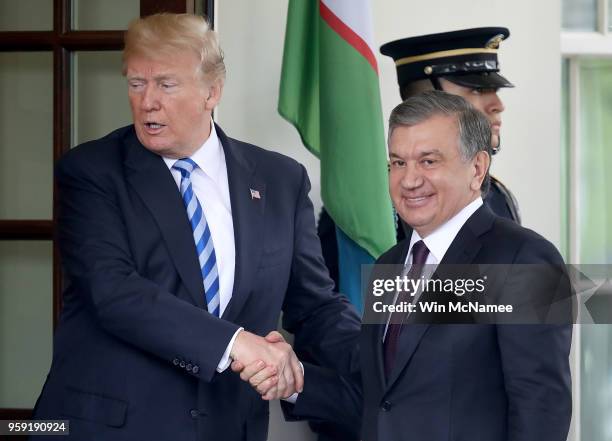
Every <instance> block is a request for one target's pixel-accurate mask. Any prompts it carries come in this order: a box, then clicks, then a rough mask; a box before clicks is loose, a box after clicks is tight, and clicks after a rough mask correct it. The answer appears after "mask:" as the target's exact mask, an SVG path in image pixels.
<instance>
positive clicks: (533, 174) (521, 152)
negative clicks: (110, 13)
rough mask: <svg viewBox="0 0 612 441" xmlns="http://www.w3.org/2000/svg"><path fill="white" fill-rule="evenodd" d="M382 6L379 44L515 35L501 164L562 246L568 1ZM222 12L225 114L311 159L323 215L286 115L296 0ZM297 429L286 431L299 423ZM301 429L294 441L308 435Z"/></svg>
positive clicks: (527, 216)
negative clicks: (499, 29)
mask: <svg viewBox="0 0 612 441" xmlns="http://www.w3.org/2000/svg"><path fill="white" fill-rule="evenodd" d="M311 1H314V0H311ZM372 4H373V13H374V29H375V39H376V44H377V45H378V46H380V45H382V44H383V43H385V42H387V41H390V40H393V39H397V38H403V37H408V36H413V35H419V34H424V33H433V32H443V31H449V30H455V29H461V28H466V27H479V26H506V27H508V28H510V30H511V37H510V39H509V40H508V41H506V42H504V43H502V46H501V51H500V61H501V66H502V71H503V73H504V75H505V76H507V77H508V78H509V79H510V80H511V81H512V82H513V83H514V84H516V86H517V87H516V88H515V89H509V90H504V91H502V92H501V98H502V99H503V100H504V102H505V104H506V111H505V113H504V115H503V116H504V121H503V127H502V140H503V150H502V152H501V153H500V154H499V155H498V156H496V157H495V159H494V165H493V170H494V174H495V175H496V176H497V177H498V178H500V179H501V180H502V181H503V182H504V183H505V184H507V185H508V186H509V187H510V188H511V189H512V191H513V192H514V194H515V195H516V197H517V199H518V201H519V203H520V207H521V211H522V215H523V223H524V224H525V225H526V226H528V227H530V228H533V229H534V230H536V231H538V232H539V233H541V234H543V235H544V236H545V237H547V238H548V239H549V240H551V241H552V242H554V243H555V244H557V245H558V244H559V240H560V198H559V188H560V187H559V180H560V171H559V168H560V167H559V164H560V147H559V145H560V135H559V131H560V129H559V124H560V43H559V41H560V38H559V35H560V2H559V1H557V0H540V1H537V2H536V1H532V0H514V1H512V2H509V1H506V0H469V1H468V0H463V1H460V0H429V1H427V2H420V1H419V2H417V1H416V0H412V1H399V0H377V1H376V0H375V1H373V2H372ZM216 11H217V29H218V30H219V33H220V38H221V45H222V47H223V49H224V51H225V55H226V63H227V70H228V77H227V83H226V88H225V91H224V97H223V101H222V103H221V106H220V108H219V111H218V113H217V120H218V121H219V122H220V124H221V125H222V126H223V127H224V129H226V131H227V132H228V133H229V134H230V136H233V137H237V138H242V139H245V140H248V141H250V142H253V143H255V144H259V145H261V146H264V147H266V148H270V149H274V150H278V151H281V152H283V153H285V154H287V155H290V156H292V157H294V158H296V159H297V160H298V161H300V162H302V163H304V164H305V165H306V167H307V168H308V171H309V174H310V177H311V180H312V183H313V190H312V192H311V197H312V199H313V200H314V202H315V208H316V210H317V212H318V208H319V207H320V205H321V202H320V195H319V192H320V186H319V182H318V181H319V165H318V160H317V159H316V158H314V157H313V156H312V155H311V154H310V153H308V152H307V151H306V149H305V148H304V147H302V145H301V143H300V139H299V137H298V135H297V132H296V131H295V129H294V128H293V127H292V126H291V125H290V124H289V123H287V122H285V121H284V120H283V119H282V118H281V117H280V116H279V115H278V113H277V112H276V104H277V100H278V86H279V76H280V67H281V61H282V50H283V38H284V29H285V19H286V13H287V1H279V0H257V1H248V0H223V1H219V2H218V4H217V7H216ZM378 63H379V68H380V82H381V94H382V103H383V114H384V116H385V118H386V117H387V116H388V115H389V113H390V111H391V109H392V108H393V107H394V106H395V105H396V104H397V103H398V102H399V94H398V89H397V82H396V75H395V68H394V65H393V62H392V60H391V59H389V58H387V57H382V56H380V55H379V56H378ZM272 425H273V427H272V435H271V438H270V439H279V440H280V439H288V438H286V437H284V436H282V435H281V434H280V433H279V431H284V430H285V426H283V425H281V423H274V422H273V423H272ZM294 427H295V426H293V425H291V426H290V427H289V428H288V429H286V430H297V429H293V428H294ZM300 430H303V429H300ZM299 436H304V437H305V436H306V435H303V434H302V435H299ZM299 436H298V435H294V436H292V439H296V440H299V439H307V438H299Z"/></svg>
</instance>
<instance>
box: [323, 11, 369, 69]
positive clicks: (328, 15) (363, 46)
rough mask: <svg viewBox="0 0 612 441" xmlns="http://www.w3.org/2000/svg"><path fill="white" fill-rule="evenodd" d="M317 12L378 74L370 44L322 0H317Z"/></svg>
mask: <svg viewBox="0 0 612 441" xmlns="http://www.w3.org/2000/svg"><path fill="white" fill-rule="evenodd" d="M319 14H320V15H321V18H322V19H323V20H325V22H326V23H327V24H328V25H329V27H330V28H332V29H333V30H334V31H335V32H336V33H337V34H338V35H340V37H342V38H343V39H344V40H345V41H346V42H347V43H348V44H350V45H351V46H353V47H354V48H355V50H356V51H357V52H359V53H360V54H361V55H363V57H364V58H365V59H366V60H367V61H368V63H370V65H371V66H372V69H374V72H376V75H378V65H377V63H376V57H374V53H373V52H372V50H371V49H370V46H368V44H367V43H366V42H365V41H364V40H363V38H361V37H360V36H359V35H357V34H356V33H355V32H354V31H353V30H352V29H351V28H349V27H348V26H347V25H346V24H345V23H344V22H343V21H342V20H340V19H339V18H338V16H337V15H336V14H334V13H333V12H332V11H331V9H329V8H328V7H327V6H325V4H324V3H323V2H322V1H319Z"/></svg>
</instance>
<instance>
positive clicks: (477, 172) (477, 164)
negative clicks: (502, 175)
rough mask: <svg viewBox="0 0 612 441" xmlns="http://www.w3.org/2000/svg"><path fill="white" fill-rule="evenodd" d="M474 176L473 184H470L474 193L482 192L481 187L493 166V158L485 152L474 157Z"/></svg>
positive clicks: (480, 152)
mask: <svg viewBox="0 0 612 441" xmlns="http://www.w3.org/2000/svg"><path fill="white" fill-rule="evenodd" d="M473 161H474V176H473V179H472V182H471V184H470V188H471V189H472V190H473V191H480V186H481V185H482V181H483V180H484V178H485V176H486V175H487V172H488V171H489V167H490V166H491V157H490V156H489V154H488V153H487V152H485V151H484V150H481V151H479V152H478V153H476V156H475V157H474V160H473Z"/></svg>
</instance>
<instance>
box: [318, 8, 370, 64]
mask: <svg viewBox="0 0 612 441" xmlns="http://www.w3.org/2000/svg"><path fill="white" fill-rule="evenodd" d="M321 2H322V3H323V4H325V6H327V7H328V8H329V9H330V10H331V11H332V12H333V13H334V14H335V15H336V17H338V18H339V19H340V20H341V21H342V22H343V23H344V24H345V25H347V26H348V27H349V28H351V29H352V30H353V32H354V33H356V34H357V35H359V36H360V37H361V39H362V40H363V41H365V42H366V43H367V45H368V46H369V47H370V50H371V51H372V54H374V56H375V57H376V54H377V53H378V49H377V48H376V47H375V46H374V28H373V26H372V7H371V5H370V1H369V0H321Z"/></svg>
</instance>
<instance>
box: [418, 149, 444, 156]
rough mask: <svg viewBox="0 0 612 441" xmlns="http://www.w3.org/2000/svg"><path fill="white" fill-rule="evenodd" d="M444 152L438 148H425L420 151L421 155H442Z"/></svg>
mask: <svg viewBox="0 0 612 441" xmlns="http://www.w3.org/2000/svg"><path fill="white" fill-rule="evenodd" d="M441 154H442V153H441V152H440V150H438V149H432V150H425V151H423V152H420V153H419V157H423V156H428V155H441Z"/></svg>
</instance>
